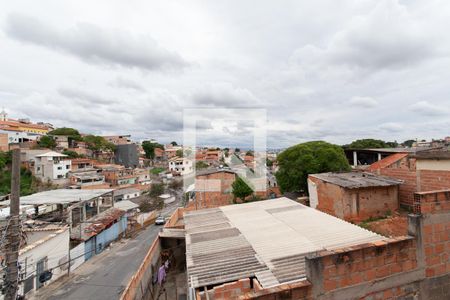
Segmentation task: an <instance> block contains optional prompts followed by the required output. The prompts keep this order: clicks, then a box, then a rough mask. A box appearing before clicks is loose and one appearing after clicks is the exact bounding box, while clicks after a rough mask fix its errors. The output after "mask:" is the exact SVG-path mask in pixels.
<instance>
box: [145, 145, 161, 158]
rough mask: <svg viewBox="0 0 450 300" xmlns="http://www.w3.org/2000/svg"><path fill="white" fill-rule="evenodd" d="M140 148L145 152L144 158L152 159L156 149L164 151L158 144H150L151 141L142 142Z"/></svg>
mask: <svg viewBox="0 0 450 300" xmlns="http://www.w3.org/2000/svg"><path fill="white" fill-rule="evenodd" d="M142 148H143V149H144V151H145V158H148V159H154V158H155V149H156V148H160V149H164V146H163V145H161V144H158V143H152V142H151V141H143V142H142Z"/></svg>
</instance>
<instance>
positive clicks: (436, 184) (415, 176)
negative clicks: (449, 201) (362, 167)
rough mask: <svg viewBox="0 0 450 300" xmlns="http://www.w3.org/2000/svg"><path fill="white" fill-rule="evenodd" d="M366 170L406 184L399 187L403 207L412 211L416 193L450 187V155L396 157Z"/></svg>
mask: <svg viewBox="0 0 450 300" xmlns="http://www.w3.org/2000/svg"><path fill="white" fill-rule="evenodd" d="M367 170H368V171H370V172H372V173H376V174H380V175H384V176H389V177H392V178H397V179H400V180H402V181H403V184H401V185H400V187H399V201H400V205H402V206H404V207H408V208H411V207H412V206H413V203H414V193H415V192H424V191H434V190H442V189H448V188H449V187H450V151H442V150H434V151H420V152H416V153H395V154H392V155H390V156H388V157H386V158H384V159H382V160H380V161H378V162H375V163H373V164H372V165H370V166H369V168H368V169H367Z"/></svg>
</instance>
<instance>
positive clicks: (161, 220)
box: [155, 216, 166, 225]
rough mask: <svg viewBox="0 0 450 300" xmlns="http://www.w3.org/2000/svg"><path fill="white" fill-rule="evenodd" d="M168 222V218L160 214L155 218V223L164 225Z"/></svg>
mask: <svg viewBox="0 0 450 300" xmlns="http://www.w3.org/2000/svg"><path fill="white" fill-rule="evenodd" d="M165 223H166V218H164V217H163V216H159V217H157V218H156V220H155V225H164V224H165Z"/></svg>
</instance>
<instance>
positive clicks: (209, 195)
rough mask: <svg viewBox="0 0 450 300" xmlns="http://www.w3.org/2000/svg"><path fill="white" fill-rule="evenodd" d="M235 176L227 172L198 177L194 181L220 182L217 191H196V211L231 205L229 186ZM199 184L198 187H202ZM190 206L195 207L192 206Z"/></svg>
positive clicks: (231, 198) (231, 197) (231, 195)
mask: <svg viewBox="0 0 450 300" xmlns="http://www.w3.org/2000/svg"><path fill="white" fill-rule="evenodd" d="M235 176H236V175H235V174H234V173H229V172H217V173H213V174H208V175H199V176H197V177H196V180H220V190H219V191H205V192H203V191H196V192H195V199H196V202H197V209H199V208H211V207H218V206H223V205H228V204H232V203H233V202H232V200H233V194H232V193H231V190H232V188H231V185H232V184H233V182H234V180H235ZM202 185H203V184H200V185H199V186H202ZM192 205H195V203H194V204H192Z"/></svg>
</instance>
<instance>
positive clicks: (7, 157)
mask: <svg viewBox="0 0 450 300" xmlns="http://www.w3.org/2000/svg"><path fill="white" fill-rule="evenodd" d="M11 163H12V152H11V151H8V152H3V151H0V171H3V169H4V168H5V167H6V166H8V165H11Z"/></svg>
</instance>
